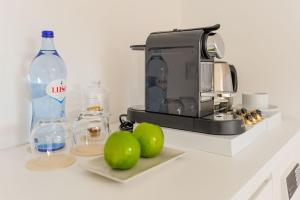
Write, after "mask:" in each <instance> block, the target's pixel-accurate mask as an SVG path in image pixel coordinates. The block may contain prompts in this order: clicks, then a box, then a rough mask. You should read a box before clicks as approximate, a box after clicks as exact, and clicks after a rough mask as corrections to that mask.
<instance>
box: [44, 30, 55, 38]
mask: <svg viewBox="0 0 300 200" xmlns="http://www.w3.org/2000/svg"><path fill="white" fill-rule="evenodd" d="M42 37H44V38H53V37H54V32H53V31H48V30H46V31H42Z"/></svg>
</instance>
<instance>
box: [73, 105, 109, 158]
mask: <svg viewBox="0 0 300 200" xmlns="http://www.w3.org/2000/svg"><path fill="white" fill-rule="evenodd" d="M109 133H110V130H109V114H106V113H103V112H101V111H84V112H83V113H80V114H79V116H78V118H77V120H76V121H75V122H74V123H73V128H72V135H73V145H72V149H71V152H72V153H73V154H74V155H78V156H96V155H101V154H103V150H104V144H105V141H106V139H107V138H108V136H109Z"/></svg>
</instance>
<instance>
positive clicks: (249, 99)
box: [242, 92, 269, 110]
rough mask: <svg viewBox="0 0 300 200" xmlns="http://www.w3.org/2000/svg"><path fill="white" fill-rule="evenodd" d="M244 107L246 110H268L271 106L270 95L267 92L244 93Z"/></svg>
mask: <svg viewBox="0 0 300 200" xmlns="http://www.w3.org/2000/svg"><path fill="white" fill-rule="evenodd" d="M242 105H243V107H245V108H246V109H249V110H253V109H261V110H264V109H267V108H268V106H269V95H268V93H266V92H257V93H243V94H242Z"/></svg>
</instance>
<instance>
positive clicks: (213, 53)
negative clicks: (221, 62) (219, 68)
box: [206, 33, 225, 58]
mask: <svg viewBox="0 0 300 200" xmlns="http://www.w3.org/2000/svg"><path fill="white" fill-rule="evenodd" d="M206 52H207V54H208V56H209V57H210V58H215V57H216V58H223V57H224V53H225V45H224V42H223V39H222V37H221V36H220V35H219V34H217V33H210V34H209V35H208V36H207V40H206Z"/></svg>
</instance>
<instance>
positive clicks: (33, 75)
mask: <svg viewBox="0 0 300 200" xmlns="http://www.w3.org/2000/svg"><path fill="white" fill-rule="evenodd" d="M53 38H54V33H53V31H42V45H41V49H40V51H39V53H38V54H37V56H36V57H35V58H34V60H33V61H32V64H31V69H30V73H29V81H30V85H31V94H32V120H31V130H32V129H33V128H34V126H35V125H36V123H37V122H38V121H55V120H61V119H63V118H64V117H65V92H66V76H67V69H66V66H65V63H64V61H63V59H62V58H61V57H60V56H59V54H58V52H57V51H56V49H55V47H54V42H53ZM45 132H47V131H42V132H41V133H40V137H37V138H36V139H35V140H36V143H37V148H38V150H39V151H41V152H45V151H49V150H51V151H54V150H58V149H61V148H63V147H64V145H65V144H64V143H65V141H64V138H65V136H64V135H62V136H61V138H62V139H61V141H58V140H56V142H55V143H56V144H53V145H52V147H49V145H47V149H44V148H45V145H43V140H45V139H46V137H48V138H49V136H46V135H44V133H45ZM60 132H61V131H60ZM62 133H63V132H62ZM36 135H39V134H38V133H36ZM57 138H60V137H57ZM49 148H50V149H49Z"/></svg>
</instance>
